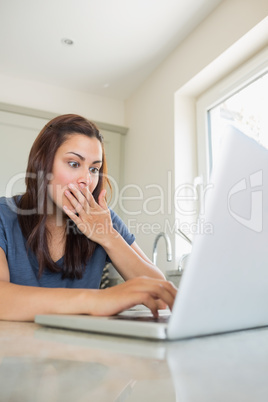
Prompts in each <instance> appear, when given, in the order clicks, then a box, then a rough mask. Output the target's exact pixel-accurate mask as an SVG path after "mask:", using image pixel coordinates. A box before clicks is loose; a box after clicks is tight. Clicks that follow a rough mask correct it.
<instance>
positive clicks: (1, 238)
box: [0, 217, 7, 254]
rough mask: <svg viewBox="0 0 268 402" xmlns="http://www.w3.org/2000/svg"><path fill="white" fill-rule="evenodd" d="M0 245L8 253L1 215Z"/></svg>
mask: <svg viewBox="0 0 268 402" xmlns="http://www.w3.org/2000/svg"><path fill="white" fill-rule="evenodd" d="M0 247H1V248H2V249H3V250H4V252H5V254H7V238H6V232H5V228H4V225H3V221H2V219H1V217H0Z"/></svg>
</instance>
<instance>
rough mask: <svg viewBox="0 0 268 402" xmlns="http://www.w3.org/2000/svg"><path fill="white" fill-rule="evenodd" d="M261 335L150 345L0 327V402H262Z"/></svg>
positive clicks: (265, 361)
mask: <svg viewBox="0 0 268 402" xmlns="http://www.w3.org/2000/svg"><path fill="white" fill-rule="evenodd" d="M267 378H268V328H262V329H256V330H249V331H241V332H235V333H230V334H224V335H217V336H210V337H202V338H197V339H190V340H185V341H176V342H157V341H148V340H136V339H131V338H120V337H113V336H104V335H96V334H88V333H83V332H76V331H69V330H60V329H52V328H47V327H41V326H39V325H37V324H34V323H19V322H0V401H1V402H17V401H18V402H61V401H64V402H69V401H72V402H88V401H92V402H99V401H100V402H102V401H103V402H123V401H127V402H133V401H137V402H150V401H153V402H158V401H161V402H163V401H165V402H169V401H177V402H179V401H183V402H203V401H204V402H210V401H213V402H221V401H222V402H232V401H237V402H241V401H242V402H247V401H249V402H262V401H265V402H266V401H267V400H268V381H267Z"/></svg>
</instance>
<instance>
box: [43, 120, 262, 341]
mask: <svg viewBox="0 0 268 402" xmlns="http://www.w3.org/2000/svg"><path fill="white" fill-rule="evenodd" d="M211 183H212V184H213V185H212V186H211V188H210V189H209V190H208V191H207V194H206V199H205V211H204V215H203V216H202V223H203V227H204V222H205V223H206V227H207V228H209V230H206V231H204V232H205V233H199V234H198V235H196V236H195V238H194V242H193V248H192V252H191V256H190V258H189V260H188V263H187V266H186V269H185V272H184V273H183V276H182V280H181V283H180V286H179V290H178V293H177V297H176V300H175V304H174V308H173V311H172V314H171V315H170V316H169V314H167V311H162V312H160V320H159V321H162V322H159V321H156V320H155V319H153V318H152V317H151V316H150V313H149V312H148V311H144V312H139V311H132V312H129V311H127V312H123V313H122V314H120V315H118V316H113V317H92V316H86V315H38V316H36V318H35V322H36V323H38V324H42V325H48V326H52V327H60V328H69V329H75V330H82V331H89V332H96V333H106V334H114V335H122V336H132V337H141V338H150V339H167V340H172V339H183V338H189V337H196V336H203V335H212V334H217V333H224V332H229V331H235V330H243V329H248V328H254V327H261V326H267V325H268V150H267V149H265V148H263V147H262V146H261V145H259V144H258V143H257V142H256V141H254V140H252V139H250V138H248V137H247V136H245V135H244V134H242V133H241V132H239V131H238V130H237V129H235V128H233V127H230V128H229V130H228V133H226V135H225V140H224V144H223V147H222V153H221V159H220V161H219V162H218V164H217V167H216V169H215V171H214V172H213V174H212V179H211ZM166 316H169V317H166ZM166 319H167V322H164V321H166Z"/></svg>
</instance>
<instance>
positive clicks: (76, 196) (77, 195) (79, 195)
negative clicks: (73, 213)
mask: <svg viewBox="0 0 268 402" xmlns="http://www.w3.org/2000/svg"><path fill="white" fill-rule="evenodd" d="M68 187H69V189H70V191H71V194H72V195H73V199H71V198H70V200H72V201H73V202H75V200H76V201H77V202H78V203H79V204H80V205H81V206H82V207H83V208H84V210H85V211H86V212H89V205H88V201H87V199H86V197H85V195H84V194H83V191H82V188H80V189H78V188H77V187H76V186H75V185H74V184H73V183H70V184H68ZM72 205H73V204H72ZM73 206H75V205H73ZM78 208H79V207H78Z"/></svg>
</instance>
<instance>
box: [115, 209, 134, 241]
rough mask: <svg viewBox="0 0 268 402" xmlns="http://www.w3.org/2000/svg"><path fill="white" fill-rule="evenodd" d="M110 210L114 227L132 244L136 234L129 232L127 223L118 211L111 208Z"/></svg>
mask: <svg viewBox="0 0 268 402" xmlns="http://www.w3.org/2000/svg"><path fill="white" fill-rule="evenodd" d="M109 210H110V214H111V219H112V223H113V227H114V229H115V230H116V231H117V232H118V233H120V235H121V236H122V237H123V238H124V239H125V240H126V242H127V243H128V244H132V243H133V242H134V240H135V236H134V235H133V234H131V233H130V232H129V230H128V227H127V225H126V224H125V223H124V222H123V221H122V219H121V218H120V217H119V216H118V215H117V213H115V212H114V211H113V210H112V209H110V208H109Z"/></svg>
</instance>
